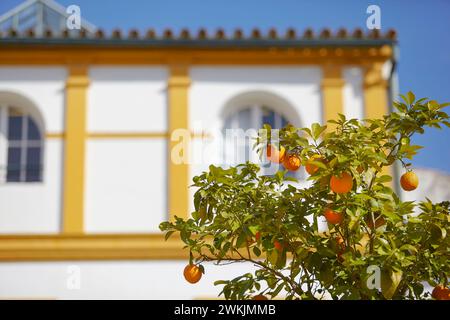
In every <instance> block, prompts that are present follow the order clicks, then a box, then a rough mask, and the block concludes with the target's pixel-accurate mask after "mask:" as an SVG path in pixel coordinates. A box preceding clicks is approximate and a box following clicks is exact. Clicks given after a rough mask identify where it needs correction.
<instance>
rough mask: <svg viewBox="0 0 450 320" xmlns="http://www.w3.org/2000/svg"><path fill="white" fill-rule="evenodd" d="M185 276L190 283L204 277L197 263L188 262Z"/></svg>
mask: <svg viewBox="0 0 450 320" xmlns="http://www.w3.org/2000/svg"><path fill="white" fill-rule="evenodd" d="M183 275H184V278H185V279H186V281H187V282H189V283H197V282H199V281H200V279H201V278H202V271H201V270H200V268H199V267H197V266H196V265H195V264H188V265H187V266H186V267H185V268H184V272H183Z"/></svg>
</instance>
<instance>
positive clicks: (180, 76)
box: [167, 64, 191, 219]
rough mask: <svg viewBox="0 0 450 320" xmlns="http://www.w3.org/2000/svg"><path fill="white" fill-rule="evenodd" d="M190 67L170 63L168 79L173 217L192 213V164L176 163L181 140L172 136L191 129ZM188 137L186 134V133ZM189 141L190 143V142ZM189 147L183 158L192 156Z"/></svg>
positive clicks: (169, 183) (170, 190)
mask: <svg viewBox="0 0 450 320" xmlns="http://www.w3.org/2000/svg"><path fill="white" fill-rule="evenodd" d="M190 83H191V81H190V78H189V68H188V66H187V65H186V64H173V65H171V66H170V76H169V79H168V83H167V98H168V103H169V110H168V118H169V134H170V136H171V139H170V140H169V144H168V145H169V150H168V152H169V153H168V161H169V163H168V171H169V172H168V175H169V180H168V209H169V217H170V219H173V217H174V216H178V217H182V218H187V217H188V215H189V189H188V186H189V165H188V163H176V162H174V159H172V150H173V149H174V148H175V147H176V146H177V145H178V144H179V143H180V141H178V140H175V139H172V134H173V133H174V131H175V130H177V129H184V130H189V110H188V104H189V103H188V91H189V86H190ZM185 138H186V137H185ZM185 145H187V146H189V143H186V144H185ZM187 149H188V148H184V149H183V151H182V152H183V158H184V159H186V160H187V159H189V150H187Z"/></svg>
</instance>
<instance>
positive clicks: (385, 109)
mask: <svg viewBox="0 0 450 320" xmlns="http://www.w3.org/2000/svg"><path fill="white" fill-rule="evenodd" d="M365 67H366V68H365V73H364V81H363V89H364V111H365V115H364V117H365V118H367V119H381V118H383V116H384V115H386V114H388V113H389V105H388V103H389V99H388V89H389V83H388V81H387V80H385V79H383V75H382V68H383V63H381V62H378V63H372V64H367V65H366V66H365ZM381 174H386V175H390V176H393V168H392V166H390V167H383V168H382V170H381ZM387 184H388V185H389V186H391V187H392V186H393V183H392V182H389V183H387Z"/></svg>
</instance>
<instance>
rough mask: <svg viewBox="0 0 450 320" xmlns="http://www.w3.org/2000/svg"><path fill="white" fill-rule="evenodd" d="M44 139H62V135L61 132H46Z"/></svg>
mask: <svg viewBox="0 0 450 320" xmlns="http://www.w3.org/2000/svg"><path fill="white" fill-rule="evenodd" d="M45 138H46V139H64V133H62V132H47V133H46V134H45Z"/></svg>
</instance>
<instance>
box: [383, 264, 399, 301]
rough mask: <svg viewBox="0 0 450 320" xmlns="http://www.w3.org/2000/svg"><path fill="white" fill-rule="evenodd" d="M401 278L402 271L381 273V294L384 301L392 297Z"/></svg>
mask: <svg viewBox="0 0 450 320" xmlns="http://www.w3.org/2000/svg"><path fill="white" fill-rule="evenodd" d="M402 276H403V272H402V271H395V270H392V271H384V272H382V273H381V293H382V294H383V296H384V297H385V298H386V299H391V298H392V297H393V296H394V294H395V292H396V291H397V287H398V285H399V284H400V281H401V280H402Z"/></svg>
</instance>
